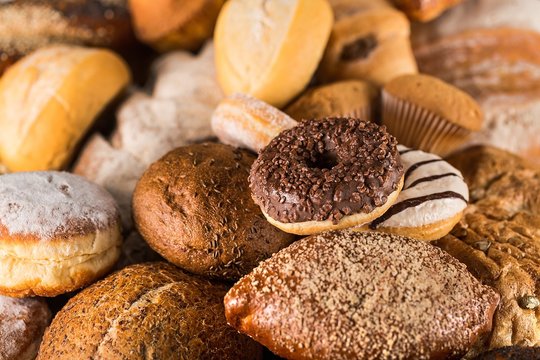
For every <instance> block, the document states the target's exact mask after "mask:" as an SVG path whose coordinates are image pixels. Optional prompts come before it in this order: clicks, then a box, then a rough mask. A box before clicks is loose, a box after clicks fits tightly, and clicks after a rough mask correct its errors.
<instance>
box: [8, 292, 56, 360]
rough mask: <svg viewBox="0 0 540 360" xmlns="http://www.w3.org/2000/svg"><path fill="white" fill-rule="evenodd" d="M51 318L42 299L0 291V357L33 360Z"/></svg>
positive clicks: (11, 359)
mask: <svg viewBox="0 0 540 360" xmlns="http://www.w3.org/2000/svg"><path fill="white" fill-rule="evenodd" d="M50 321H51V311H50V310H49V307H48V306H47V304H46V303H45V302H44V301H43V300H40V299H15V298H11V297H6V296H1V295H0V359H2V360H33V359H34V358H35V357H36V355H37V352H38V349H39V344H40V343H41V337H42V336H43V333H44V332H45V328H46V327H47V326H48V325H49V322H50Z"/></svg>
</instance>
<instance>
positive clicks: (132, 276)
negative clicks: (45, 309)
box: [37, 262, 261, 360]
mask: <svg viewBox="0 0 540 360" xmlns="http://www.w3.org/2000/svg"><path fill="white" fill-rule="evenodd" d="M226 291H227V286H225V285H222V284H218V283H211V282H209V281H207V280H202V279H199V278H197V277H194V276H191V275H187V274H186V273H184V272H183V271H181V270H180V269H178V268H176V267H175V266H173V265H171V264H166V263H163V262H157V263H147V264H141V265H133V266H130V267H127V268H125V269H124V270H122V271H119V272H117V273H115V274H113V275H111V276H109V277H107V278H106V279H104V280H102V281H100V282H98V283H96V284H94V285H92V286H91V287H89V288H87V289H85V290H83V291H81V292H80V293H79V294H77V295H76V296H75V297H73V298H72V299H71V300H69V302H68V303H67V305H66V306H65V307H64V308H63V309H62V310H61V311H60V312H59V313H58V314H57V315H56V317H55V318H54V320H53V322H52V324H51V326H50V327H49V328H48V329H47V331H46V333H45V336H44V337H43V342H42V344H41V347H40V349H39V354H38V357H37V359H58V360H61V359H66V360H67V359H69V360H72V359H80V360H85V359H110V360H115V359H118V360H124V359H133V360H135V359H141V360H142V359H231V360H232V359H260V358H261V347H260V346H259V345H258V344H257V343H255V342H254V341H252V340H251V339H249V338H248V337H246V336H243V335H240V334H239V333H237V332H236V331H235V330H234V329H233V328H231V327H229V326H228V325H227V323H226V321H225V316H224V315H223V314H224V308H223V296H224V295H225V293H226Z"/></svg>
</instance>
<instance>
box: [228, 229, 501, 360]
mask: <svg viewBox="0 0 540 360" xmlns="http://www.w3.org/2000/svg"><path fill="white" fill-rule="evenodd" d="M224 301H225V316H226V318H227V321H228V323H229V324H230V325H231V326H233V327H235V328H236V329H237V330H239V331H240V332H242V333H245V334H247V335H249V336H251V337H252V338H253V339H255V340H256V341H258V342H260V343H261V344H263V345H265V346H266V347H268V348H269V349H270V350H271V351H272V352H274V353H275V354H277V355H279V356H281V357H285V358H287V359H337V358H339V359H447V358H459V357H460V355H464V354H465V353H466V352H467V351H468V349H469V348H470V347H471V346H472V345H473V344H474V343H475V342H476V341H477V340H479V339H481V338H482V337H484V336H486V335H489V331H490V329H491V326H492V316H493V312H494V311H495V308H496V307H497V304H498V302H499V296H498V295H497V293H495V291H493V290H492V289H491V288H490V287H488V286H485V285H482V284H481V283H480V282H479V281H478V280H476V279H475V278H474V277H473V276H472V275H471V274H470V273H469V272H468V271H467V268H466V267H465V265H463V264H462V263H460V262H459V261H457V260H456V259H454V258H453V257H451V256H450V255H448V254H447V253H445V252H443V251H441V250H440V249H438V248H436V247H434V246H431V245H429V244H427V243H425V242H423V241H419V240H414V239H410V238H406V237H401V236H397V235H392V234H384V233H356V232H351V231H348V230H345V231H343V230H342V231H332V232H325V233H322V234H318V235H311V236H308V237H306V238H303V239H301V240H299V241H297V242H295V243H294V244H292V245H291V246H289V247H287V248H285V249H283V250H281V251H279V252H278V253H277V254H275V255H274V256H273V257H271V258H270V259H268V260H266V261H264V262H262V263H261V264H260V265H259V266H258V267H257V268H256V269H255V270H253V271H252V272H251V273H250V274H249V275H247V276H245V277H244V278H242V279H241V280H240V281H239V282H237V283H236V284H235V285H234V286H233V287H232V288H231V289H230V290H229V292H228V293H227V295H226V296H225V300H224Z"/></svg>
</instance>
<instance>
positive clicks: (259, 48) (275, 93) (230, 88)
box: [214, 0, 332, 107]
mask: <svg viewBox="0 0 540 360" xmlns="http://www.w3.org/2000/svg"><path fill="white" fill-rule="evenodd" d="M331 27H332V9H331V8H330V5H329V4H328V1H327V0H291V1H278V0H270V1H264V2H258V1H249V0H230V1H227V2H226V3H225V5H224V6H223V9H222V11H221V13H220V14H219V17H218V22H217V24H216V31H215V35H214V41H215V47H216V69H217V75H218V80H219V83H220V84H221V87H222V88H223V90H224V91H225V94H226V95H230V94H232V93H235V92H239V93H244V94H248V95H251V96H254V97H256V98H258V99H260V100H263V101H265V102H267V103H269V104H271V105H273V106H276V107H282V106H283V105H285V104H286V103H287V102H289V101H290V100H291V99H292V98H294V97H295V96H296V95H298V94H299V93H300V92H301V91H302V89H304V88H305V87H306V85H307V84H308V82H309V81H310V79H311V76H312V75H313V73H314V72H315V70H316V68H317V64H318V63H319V60H320V58H321V56H322V53H323V51H324V47H325V45H326V42H327V40H328V36H329V35H330V30H331Z"/></svg>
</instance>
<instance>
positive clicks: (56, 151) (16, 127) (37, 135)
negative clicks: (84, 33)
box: [0, 45, 130, 171]
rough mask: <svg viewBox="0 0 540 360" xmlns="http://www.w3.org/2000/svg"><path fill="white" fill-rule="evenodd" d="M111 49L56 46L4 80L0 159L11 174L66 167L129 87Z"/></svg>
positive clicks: (1, 80) (34, 55) (120, 62)
mask: <svg viewBox="0 0 540 360" xmlns="http://www.w3.org/2000/svg"><path fill="white" fill-rule="evenodd" d="M129 79H130V75H129V70H128V68H127V66H126V64H125V63H124V61H123V60H122V59H121V58H120V57H118V56H117V55H115V54H114V53H112V52H110V51H108V50H102V49H90V48H81V47H75V46H64V45H55V46H50V47H47V48H42V49H39V50H37V51H36V52H34V53H32V54H31V55H28V56H27V57H25V58H24V59H21V60H20V61H19V62H17V64H15V65H14V66H12V67H10V69H9V70H8V71H7V72H6V73H5V74H4V75H3V76H2V78H0V159H1V161H2V163H3V164H4V165H6V166H7V167H8V168H9V170H11V171H29V170H55V169H61V168H63V167H64V166H65V165H66V164H67V162H68V161H69V160H70V159H71V157H72V155H73V151H74V150H75V147H76V145H77V143H78V142H79V140H80V139H81V137H82V136H83V135H84V133H85V132H86V130H87V129H88V128H89V127H90V126H91V125H92V122H93V120H94V119H95V117H96V116H97V114H99V112H100V111H101V110H102V109H103V108H104V107H105V105H106V104H107V103H108V102H109V101H111V100H112V99H113V98H114V97H115V96H116V95H117V94H118V93H119V92H120V90H122V89H123V88H124V86H126V84H127V83H128V82H129Z"/></svg>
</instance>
